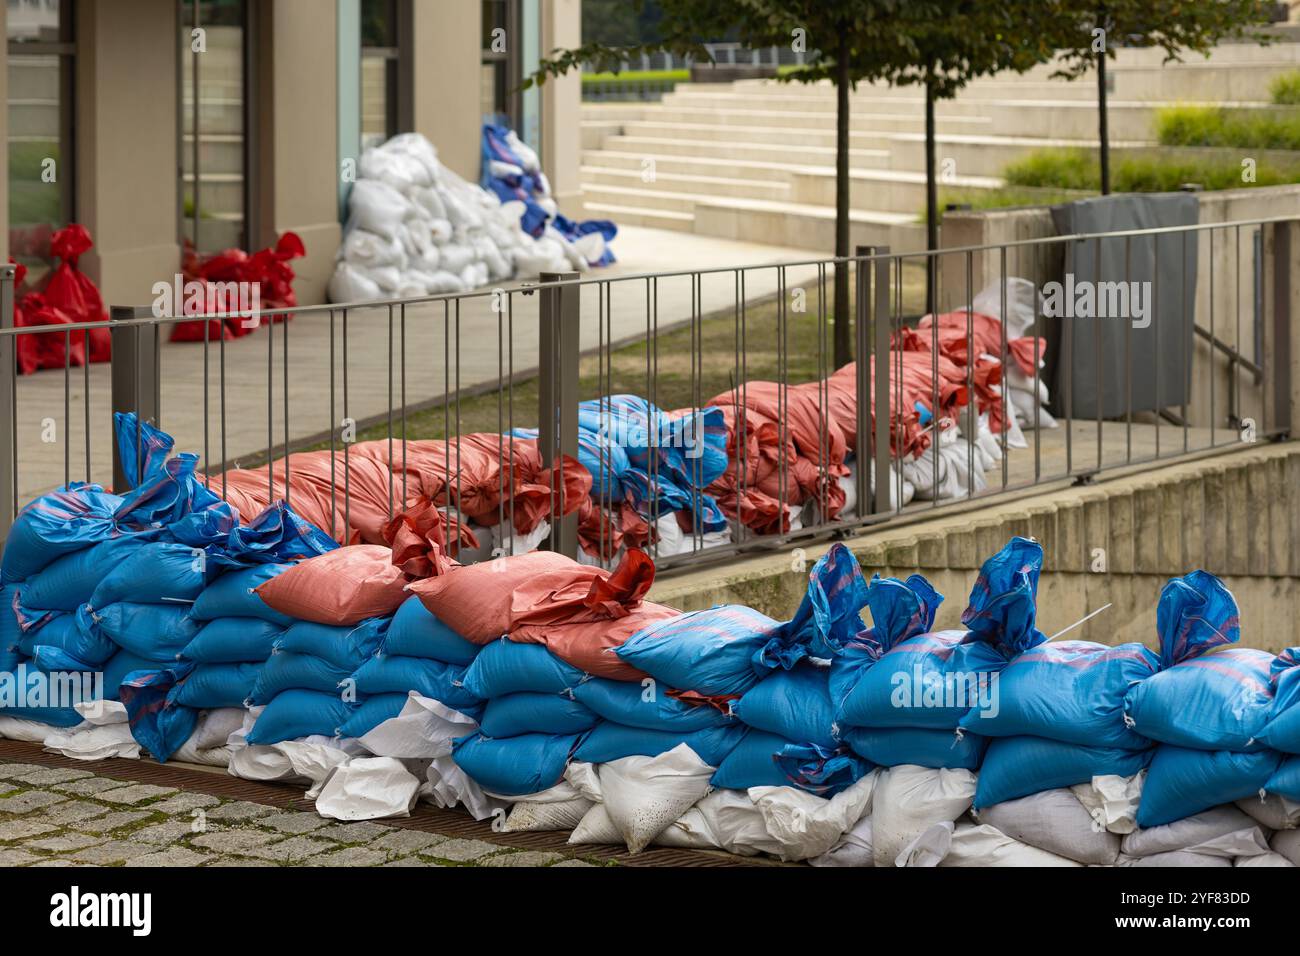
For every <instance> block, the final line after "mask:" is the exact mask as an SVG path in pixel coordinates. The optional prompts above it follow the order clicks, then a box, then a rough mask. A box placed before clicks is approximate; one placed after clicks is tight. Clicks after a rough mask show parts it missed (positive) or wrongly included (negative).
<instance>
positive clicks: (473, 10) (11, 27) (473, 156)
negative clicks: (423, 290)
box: [0, 0, 581, 304]
mask: <svg viewBox="0 0 1300 956" xmlns="http://www.w3.org/2000/svg"><path fill="white" fill-rule="evenodd" d="M3 13H4V18H5V32H6V36H7V44H6V49H5V52H4V56H5V58H6V59H5V64H4V68H3V69H0V83H3V84H4V87H5V89H4V92H5V99H6V101H7V104H8V108H7V110H6V111H5V113H4V114H3V115H4V129H5V137H6V140H7V143H8V149H7V150H6V151H5V153H4V155H3V156H0V163H3V164H4V175H5V178H6V179H7V181H8V184H9V188H8V190H7V191H6V192H5V193H3V194H0V222H2V223H3V226H4V228H3V229H0V241H4V242H5V243H6V248H5V250H4V251H5V253H6V255H9V256H12V257H14V258H15V259H17V260H18V261H20V262H23V263H24V264H25V265H27V266H28V268H29V270H31V272H30V275H31V279H32V284H33V285H39V282H40V274H41V272H42V271H43V270H44V269H46V268H48V263H49V256H48V251H49V249H48V247H49V236H50V234H51V232H52V231H53V230H55V229H57V228H59V227H60V226H62V225H65V224H67V223H69V222H79V223H81V224H83V225H85V226H86V228H87V229H89V231H90V233H91V236H92V237H93V238H94V241H95V246H94V248H93V249H92V250H91V251H90V252H89V253H87V254H86V255H85V256H84V257H83V258H82V260H81V262H80V267H81V268H82V269H83V270H84V271H85V272H86V273H87V274H89V275H90V276H91V278H93V279H94V280H95V281H96V282H97V283H98V284H99V286H100V289H101V290H102V292H103V295H104V299H105V301H106V302H109V303H113V304H132V303H143V302H147V301H148V300H149V298H150V296H149V290H150V288H151V286H152V284H153V283H154V282H157V281H159V280H160V279H168V278H170V277H171V276H172V275H174V274H175V273H176V272H177V271H178V270H179V269H180V264H181V260H182V256H183V255H184V254H185V252H186V251H187V248H192V249H193V250H195V251H197V252H198V253H200V254H205V253H213V252H217V251H220V250H222V249H227V248H242V249H245V250H249V251H253V250H256V249H259V248H262V247H265V246H268V245H271V244H273V243H274V242H275V239H276V237H277V236H278V235H280V234H281V233H283V232H286V231H290V230H291V231H293V232H296V233H298V235H299V236H301V237H302V240H303V242H304V244H305V245H306V248H307V256H306V258H305V259H303V260H298V261H297V262H296V263H295V267H296V270H297V273H298V276H299V281H298V282H297V283H296V287H297V292H298V296H299V300H300V301H301V302H304V303H311V302H320V301H323V300H324V296H325V285H326V282H327V280H328V278H329V275H330V272H331V269H332V265H333V260H334V256H335V252H336V251H337V249H338V245H339V241H340V237H341V235H342V230H343V221H344V220H345V218H346V196H347V189H348V186H349V178H350V170H351V169H354V168H355V162H356V159H357V157H358V155H359V154H360V152H361V150H362V149H363V148H364V147H365V146H367V145H370V144H373V143H375V142H382V141H383V140H384V139H386V138H388V137H389V136H391V135H393V134H395V133H399V132H406V131H415V132H419V133H422V134H424V135H425V136H427V137H428V138H429V139H430V140H431V141H432V142H433V143H434V145H435V146H437V148H438V151H439V155H440V157H441V158H442V161H443V162H444V163H445V164H446V165H447V166H448V167H450V168H451V169H452V170H454V171H455V172H456V173H458V174H459V175H461V176H463V177H465V178H466V179H469V180H472V181H477V180H478V178H479V151H480V127H481V124H482V122H483V121H484V119H485V118H486V117H494V118H497V119H498V120H499V121H501V122H506V123H508V124H510V125H511V126H512V127H513V128H515V129H516V130H517V131H518V133H519V135H520V136H521V137H522V138H524V139H525V140H526V141H527V142H529V143H530V144H531V145H533V146H534V148H537V149H538V150H539V152H540V154H541V155H542V157H543V162H544V166H545V168H546V170H547V173H548V175H549V177H550V178H551V180H552V185H553V189H554V192H555V193H556V195H557V198H558V199H559V201H560V203H561V204H562V205H563V204H564V202H565V198H566V196H567V197H569V198H570V199H571V200H573V199H576V198H577V191H578V185H577V183H578V146H579V142H580V137H579V135H578V123H579V118H578V114H579V106H580V102H579V101H580V87H579V80H578V78H577V77H576V76H573V77H566V78H564V79H562V80H560V81H559V82H554V81H552V82H548V83H547V84H545V85H544V86H542V87H541V88H534V89H530V90H520V89H519V81H520V80H521V78H522V77H523V76H525V75H527V73H528V72H530V71H531V69H533V68H535V65H536V63H537V60H538V57H539V55H540V52H541V51H543V50H550V49H553V48H555V47H557V46H569V45H575V44H577V43H578V42H580V40H581V0H7V3H6V5H5V8H4V11H3Z"/></svg>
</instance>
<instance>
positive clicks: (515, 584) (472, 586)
mask: <svg viewBox="0 0 1300 956" xmlns="http://www.w3.org/2000/svg"><path fill="white" fill-rule="evenodd" d="M313 560H315V559H313ZM583 569H584V567H583V565H581V564H579V563H578V562H577V561H574V560H573V559H572V558H566V557H565V556H564V555H562V554H555V553H554V552H552V551H531V552H529V553H528V554H519V555H514V556H511V557H504V558H495V559H493V560H491V561H481V562H479V563H478V564H469V565H466V566H464V567H457V568H452V569H451V570H449V571H447V572H446V573H445V574H439V575H437V576H436V577H431V578H425V579H424V580H422V581H416V582H415V583H413V584H412V585H411V592H412V593H413V594H416V595H418V596H419V598H420V602H421V603H422V604H423V605H424V606H425V607H426V608H427V609H428V611H429V613H430V614H432V615H433V616H434V617H436V618H437V619H438V620H440V621H441V622H442V623H443V624H445V625H447V627H449V628H451V629H452V630H453V631H454V632H455V633H457V634H459V635H460V636H461V637H463V638H465V639H466V640H470V641H473V642H474V643H475V644H489V643H491V642H492V641H495V640H496V639H497V638H498V637H500V636H501V635H503V634H505V633H506V632H507V631H508V630H510V606H511V604H512V602H513V601H514V598H515V594H516V592H526V591H528V589H529V588H530V586H531V584H532V582H534V581H535V580H537V579H538V578H539V577H544V576H545V575H547V574H552V573H555V572H561V573H563V572H569V573H571V574H575V573H579V572H581V571H582V570H583ZM587 570H593V571H594V570H595V569H594V568H591V569H587ZM286 573H288V572H286ZM283 576H284V575H281V577H283Z"/></svg>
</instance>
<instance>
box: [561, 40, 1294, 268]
mask: <svg viewBox="0 0 1300 956" xmlns="http://www.w3.org/2000/svg"><path fill="white" fill-rule="evenodd" d="M1162 60H1163V53H1162V52H1161V51H1159V50H1137V49H1131V50H1122V51H1120V55H1119V58H1118V60H1117V61H1115V62H1114V63H1113V64H1112V65H1111V66H1110V68H1109V70H1108V75H1109V77H1110V79H1111V81H1112V86H1113V89H1112V90H1111V92H1110V94H1109V105H1110V109H1109V121H1110V141H1111V145H1112V148H1124V147H1135V146H1150V145H1154V135H1155V134H1154V121H1155V117H1156V113H1157V111H1158V110H1159V109H1160V108H1161V107H1164V106H1167V105H1171V104H1175V103H1178V104H1210V103H1214V104H1224V105H1231V106H1233V107H1234V108H1238V109H1266V108H1268V106H1267V104H1268V97H1269V83H1270V82H1271V81H1272V80H1273V78H1274V77H1276V76H1277V75H1278V74H1280V73H1283V72H1286V71H1288V70H1294V69H1296V68H1297V67H1300V43H1292V42H1285V43H1279V44H1275V45H1273V46H1270V47H1264V48H1260V47H1257V46H1254V45H1247V44H1230V45H1224V46H1221V47H1218V48H1216V49H1215V50H1214V51H1213V53H1212V55H1211V56H1210V57H1208V58H1200V57H1197V58H1195V59H1190V58H1189V59H1188V60H1187V61H1186V62H1184V63H1170V64H1165V63H1163V62H1162ZM1054 69H1055V68H1054V67H1052V66H1044V67H1039V68H1036V69H1035V70H1033V71H1031V72H1029V73H1026V74H1024V75H1023V76H1015V75H1008V74H1003V75H999V76H996V77H992V78H989V79H983V80H978V81H976V82H974V83H972V84H971V85H970V86H969V87H967V88H966V89H965V90H963V91H962V93H961V94H960V95H959V96H958V97H957V98H956V99H955V100H951V101H941V102H940V103H938V104H937V107H936V125H937V132H938V135H937V144H936V146H937V149H936V161H937V163H938V168H939V174H940V180H941V191H943V192H946V193H950V194H960V196H962V197H965V198H966V201H970V197H972V196H974V197H978V194H979V191H981V190H992V189H997V188H1000V187H1002V186H1003V185H1004V183H1003V180H1002V178H1001V177H1002V172H1003V170H1004V169H1005V167H1006V165H1007V164H1008V163H1009V162H1011V161H1013V160H1016V159H1018V158H1020V157H1023V156H1024V155H1026V154H1027V153H1029V152H1032V151H1033V150H1036V149H1040V148H1043V147H1062V146H1075V147H1084V148H1091V149H1096V148H1097V105H1096V101H1097V82H1096V76H1095V74H1089V75H1085V76H1083V77H1081V78H1079V79H1078V80H1075V81H1073V82H1070V81H1066V80H1062V79H1054V78H1053V77H1052V75H1051V74H1052V73H1053V72H1054ZM851 103H852V119H851V124H850V134H849V135H850V151H849V163H850V175H851V180H852V183H851V202H852V213H851V218H852V236H851V241H852V242H853V243H854V244H858V243H862V244H882V243H888V244H889V245H890V246H891V247H892V248H894V249H903V250H911V249H918V248H923V246H924V227H923V224H922V222H921V216H922V215H923V213H924V209H925V134H924V131H925V125H924V123H925V118H924V114H925V103H924V97H923V96H922V94H921V93H920V91H919V89H918V88H916V87H902V88H890V87H888V86H882V85H861V86H859V87H858V89H857V90H856V91H855V92H854V93H853V94H852V97H851ZM582 144H583V155H582V169H581V173H582V184H583V195H584V200H585V204H586V210H587V214H588V215H590V216H595V217H601V218H610V219H613V220H615V221H616V222H619V223H624V224H629V225H641V226H651V227H656V228H662V229H673V230H681V231H686V232H695V233H699V234H702V235H713V236H722V237H727V238H736V239H746V240H750V241H761V242H769V243H772V244H776V245H784V246H793V247H798V248H806V249H809V250H816V251H819V252H828V251H830V250H831V249H832V248H833V247H834V224H835V208H834V204H835V90H834V88H833V87H832V86H830V85H829V84H812V85H802V84H797V83H778V82H776V81H769V80H743V81H738V82H734V83H726V84H713V83H695V84H681V85H679V86H678V87H677V88H676V89H675V90H674V91H673V92H671V93H668V94H666V95H665V96H664V97H663V99H662V101H660V102H657V103H652V102H645V103H641V102H620V103H587V104H584V105H583V113H582Z"/></svg>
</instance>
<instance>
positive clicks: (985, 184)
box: [790, 169, 1005, 218]
mask: <svg viewBox="0 0 1300 956" xmlns="http://www.w3.org/2000/svg"><path fill="white" fill-rule="evenodd" d="M835 182H836V178H835V170H833V169H808V170H804V171H801V172H796V173H793V174H792V175H791V177H790V201H791V202H795V203H805V204H808V205H814V206H831V207H833V206H834V205H835ZM942 185H943V186H944V187H945V188H950V189H964V190H975V191H979V190H994V189H1000V188H1002V186H1003V185H1005V184H1004V182H1003V180H1001V179H999V178H997V177H994V176H964V175H952V176H950V177H947V178H945V179H944V181H943V183H942ZM849 202H850V204H851V205H852V207H853V208H854V209H874V210H881V211H884V212H892V213H902V214H911V216H912V217H913V218H916V217H917V216H919V215H920V214H921V212H922V210H924V209H925V173H923V172H920V173H918V172H914V171H910V170H897V169H853V170H850V171H849Z"/></svg>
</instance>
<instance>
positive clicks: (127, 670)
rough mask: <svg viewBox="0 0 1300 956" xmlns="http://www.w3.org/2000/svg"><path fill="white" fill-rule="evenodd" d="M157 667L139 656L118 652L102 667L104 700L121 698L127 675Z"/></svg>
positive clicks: (128, 652) (152, 662)
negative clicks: (123, 683)
mask: <svg viewBox="0 0 1300 956" xmlns="http://www.w3.org/2000/svg"><path fill="white" fill-rule="evenodd" d="M157 666H158V665H157V663H156V662H154V661H150V660H146V659H145V658H143V657H141V656H140V655H139V654H132V653H131V652H130V651H118V652H117V653H116V654H114V655H113V656H112V657H111V658H109V660H108V663H107V664H105V665H104V670H103V673H104V699H105V700H119V699H120V698H121V689H122V682H123V681H124V680H126V678H127V675H128V674H131V673H134V672H135V671H141V670H148V669H149V668H151V667H157Z"/></svg>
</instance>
